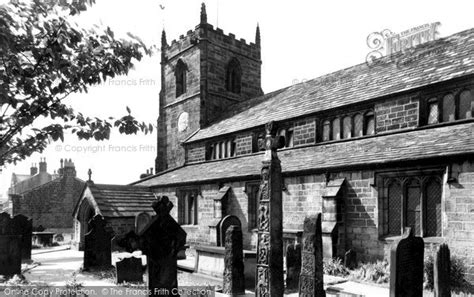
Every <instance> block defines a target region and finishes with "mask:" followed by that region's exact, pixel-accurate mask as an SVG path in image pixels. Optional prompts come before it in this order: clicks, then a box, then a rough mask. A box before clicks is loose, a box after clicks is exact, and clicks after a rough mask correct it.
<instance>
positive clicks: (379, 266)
mask: <svg viewBox="0 0 474 297" xmlns="http://www.w3.org/2000/svg"><path fill="white" fill-rule="evenodd" d="M351 278H353V279H356V280H361V281H367V282H374V283H377V284H383V283H388V282H389V281H390V264H389V263H388V262H387V261H377V262H375V263H364V264H361V265H360V266H359V267H358V268H357V269H355V270H354V271H352V272H351Z"/></svg>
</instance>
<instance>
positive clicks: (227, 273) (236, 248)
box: [223, 225, 245, 296]
mask: <svg viewBox="0 0 474 297" xmlns="http://www.w3.org/2000/svg"><path fill="white" fill-rule="evenodd" d="M224 263H225V268H224V287H223V293H224V294H228V295H231V296H237V295H243V294H245V278H244V253H243V243H242V229H241V228H240V227H239V226H235V225H232V226H230V227H229V228H227V231H226V234H225V257H224Z"/></svg>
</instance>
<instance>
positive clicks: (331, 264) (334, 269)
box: [323, 258, 349, 277]
mask: <svg viewBox="0 0 474 297" xmlns="http://www.w3.org/2000/svg"><path fill="white" fill-rule="evenodd" d="M323 270H324V274H329V275H334V276H341V277H344V276H347V275H349V270H348V269H347V268H346V266H344V264H343V263H342V260H341V259H340V258H336V259H333V258H330V259H324V260H323Z"/></svg>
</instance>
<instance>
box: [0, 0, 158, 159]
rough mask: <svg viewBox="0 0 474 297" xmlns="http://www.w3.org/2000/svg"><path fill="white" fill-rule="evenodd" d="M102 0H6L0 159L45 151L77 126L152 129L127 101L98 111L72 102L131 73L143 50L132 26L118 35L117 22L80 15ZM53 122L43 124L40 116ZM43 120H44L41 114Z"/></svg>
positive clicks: (95, 131)
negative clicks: (82, 23) (125, 35)
mask: <svg viewBox="0 0 474 297" xmlns="http://www.w3.org/2000/svg"><path fill="white" fill-rule="evenodd" d="M94 2H95V0H74V1H66V0H58V1H40V0H34V1H28V0H10V2H8V3H7V4H2V5H0V166H3V165H5V164H9V163H16V162H17V161H20V160H23V159H25V158H26V157H28V156H30V155H31V154H32V153H34V152H37V151H38V152H41V151H43V150H44V149H45V148H46V146H47V145H48V144H49V143H50V142H51V141H57V140H64V132H65V131H70V132H71V133H73V134H75V135H77V136H78V138H79V139H86V140H87V139H95V140H104V139H108V138H109V136H110V131H111V129H112V128H113V127H116V128H118V130H119V132H120V133H124V134H136V133H137V132H138V131H142V132H144V133H149V132H151V131H152V129H153V127H152V126H151V125H147V124H145V123H140V122H138V121H137V120H136V119H135V118H134V117H133V116H132V115H131V111H130V109H129V108H128V107H127V113H128V114H126V115H125V116H123V117H121V118H119V119H114V118H108V119H99V118H91V117H88V116H87V115H83V114H82V113H80V112H76V111H74V110H73V109H72V108H71V107H70V106H67V105H65V103H64V99H66V98H67V97H68V96H69V95H70V94H72V93H75V92H87V90H88V87H90V86H92V85H96V84H100V83H101V82H103V81H105V80H107V79H111V78H114V77H115V76H118V75H126V74H127V73H128V71H129V70H130V69H131V68H132V67H133V65H134V64H133V63H134V61H139V60H140V59H141V58H142V56H143V55H144V54H151V52H150V49H149V48H147V47H146V46H145V45H144V43H143V42H142V41H140V40H139V39H138V38H137V37H135V36H134V35H132V34H129V37H130V39H129V40H124V39H118V38H116V37H115V36H114V32H113V31H112V30H111V29H110V28H106V29H100V28H99V27H97V26H96V27H95V28H93V29H84V28H80V27H79V25H77V24H76V23H75V22H74V20H75V18H77V16H78V15H79V14H80V13H81V12H83V11H85V10H86V9H87V8H88V7H90V6H91V5H92V4H93V3H94ZM40 119H45V120H46V122H48V123H49V124H47V125H45V126H40V125H39V124H40V123H39V120H40ZM40 122H41V121H40Z"/></svg>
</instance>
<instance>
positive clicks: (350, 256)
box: [344, 250, 357, 269]
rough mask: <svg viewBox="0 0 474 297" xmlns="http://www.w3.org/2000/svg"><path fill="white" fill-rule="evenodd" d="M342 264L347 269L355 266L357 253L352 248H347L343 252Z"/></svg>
mask: <svg viewBox="0 0 474 297" xmlns="http://www.w3.org/2000/svg"><path fill="white" fill-rule="evenodd" d="M344 266H346V267H347V268H349V269H354V268H356V267H357V254H356V252H355V251H353V250H348V251H347V252H346V253H345V254H344Z"/></svg>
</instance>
